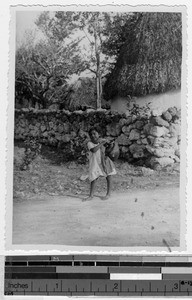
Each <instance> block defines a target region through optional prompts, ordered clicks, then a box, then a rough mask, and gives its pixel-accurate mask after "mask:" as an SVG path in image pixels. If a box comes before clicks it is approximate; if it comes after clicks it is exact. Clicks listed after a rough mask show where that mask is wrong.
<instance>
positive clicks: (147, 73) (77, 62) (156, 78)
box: [15, 11, 182, 109]
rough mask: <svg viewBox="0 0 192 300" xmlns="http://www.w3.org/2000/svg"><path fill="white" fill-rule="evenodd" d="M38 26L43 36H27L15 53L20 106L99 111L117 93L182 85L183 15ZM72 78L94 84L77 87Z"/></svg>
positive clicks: (50, 19) (75, 15)
mask: <svg viewBox="0 0 192 300" xmlns="http://www.w3.org/2000/svg"><path fill="white" fill-rule="evenodd" d="M36 25H37V27H38V28H39V30H40V31H41V33H42V34H43V37H42V38H41V39H40V40H37V39H35V37H34V36H33V35H29V36H28V38H27V39H26V41H25V42H23V44H22V45H21V46H20V47H19V48H18V49H17V53H16V82H15V94H16V107H17V105H18V104H19V105H20V106H23V105H24V104H23V101H24V100H25V99H27V101H28V103H29V106H32V107H35V106H36V107H39V108H48V107H49V106H50V105H52V104H57V107H58V108H60V109H62V108H65V109H76V108H77V107H80V106H84V105H85V106H89V107H95V108H97V109H98V108H101V107H102V106H103V104H104V100H103V99H110V98H112V97H114V96H115V95H117V94H118V95H120V96H124V97H127V96H129V97H130V96H131V97H132V96H141V95H147V94H151V93H161V92H165V91H167V90H171V89H176V88H179V87H180V85H181V60H182V23H181V14H179V13H140V12H138V13H118V14H115V13H102V12H69V11H68V12H64V11H57V12H52V13H49V12H43V13H42V14H41V15H40V16H39V18H38V19H37V20H36ZM74 75H78V76H81V77H83V78H84V79H85V78H87V77H88V78H90V80H89V79H86V80H84V79H83V78H82V80H80V81H79V82H81V83H80V85H79V82H78V81H76V82H74V80H72V81H71V78H73V76H74ZM106 79H107V81H106ZM105 81H106V83H105V86H104V93H103V83H104V82H105ZM86 82H87V83H86ZM93 85H94V86H93ZM77 93H78V95H79V97H77ZM88 98H89V101H87V100H88ZM93 102H95V103H93Z"/></svg>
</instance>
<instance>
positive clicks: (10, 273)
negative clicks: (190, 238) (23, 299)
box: [4, 255, 192, 297]
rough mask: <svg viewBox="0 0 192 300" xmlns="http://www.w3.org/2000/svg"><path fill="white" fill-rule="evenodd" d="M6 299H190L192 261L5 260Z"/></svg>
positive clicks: (92, 257)
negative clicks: (94, 297) (60, 297)
mask: <svg viewBox="0 0 192 300" xmlns="http://www.w3.org/2000/svg"><path fill="white" fill-rule="evenodd" d="M4 283H5V284H4V294H5V295H45V296H47V295H55V296H56V295H58V296H61V295H63V296H91V295H96V296H178V297H181V296H192V256H166V257H165V256H113V255H59V256H7V257H5V281H4Z"/></svg>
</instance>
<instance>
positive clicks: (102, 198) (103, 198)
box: [101, 194, 111, 200]
mask: <svg viewBox="0 0 192 300" xmlns="http://www.w3.org/2000/svg"><path fill="white" fill-rule="evenodd" d="M110 197H111V194H108V195H106V196H104V197H101V200H108V199H109V198H110Z"/></svg>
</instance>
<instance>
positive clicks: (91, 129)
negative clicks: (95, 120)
mask: <svg viewBox="0 0 192 300" xmlns="http://www.w3.org/2000/svg"><path fill="white" fill-rule="evenodd" d="M92 131H97V132H98V133H99V134H100V130H99V129H98V127H96V126H94V127H91V128H90V129H89V135H91V133H92Z"/></svg>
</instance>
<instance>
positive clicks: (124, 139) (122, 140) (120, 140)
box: [117, 133, 131, 146]
mask: <svg viewBox="0 0 192 300" xmlns="http://www.w3.org/2000/svg"><path fill="white" fill-rule="evenodd" d="M117 142H118V144H119V145H123V146H126V145H130V144H131V142H130V140H129V138H128V136H126V135H125V134H123V133H122V134H121V135H120V136H118V138H117Z"/></svg>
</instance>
